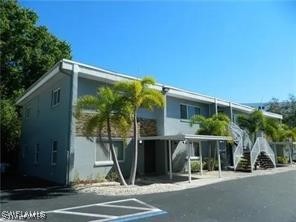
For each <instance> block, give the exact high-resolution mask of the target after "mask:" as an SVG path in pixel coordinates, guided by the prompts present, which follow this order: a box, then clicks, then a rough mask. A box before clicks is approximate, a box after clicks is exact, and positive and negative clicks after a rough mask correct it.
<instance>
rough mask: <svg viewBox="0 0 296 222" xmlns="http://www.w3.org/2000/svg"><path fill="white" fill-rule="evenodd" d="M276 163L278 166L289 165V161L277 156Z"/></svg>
mask: <svg viewBox="0 0 296 222" xmlns="http://www.w3.org/2000/svg"><path fill="white" fill-rule="evenodd" d="M277 161H278V163H280V164H288V163H289V159H288V158H287V157H285V156H278V157H277Z"/></svg>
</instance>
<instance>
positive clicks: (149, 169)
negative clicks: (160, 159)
mask: <svg viewBox="0 0 296 222" xmlns="http://www.w3.org/2000/svg"><path fill="white" fill-rule="evenodd" d="M144 171H145V174H153V173H155V172H156V168H155V141H153V140H147V141H145V142H144Z"/></svg>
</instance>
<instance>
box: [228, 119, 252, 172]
mask: <svg viewBox="0 0 296 222" xmlns="http://www.w3.org/2000/svg"><path fill="white" fill-rule="evenodd" d="M229 127H230V130H231V133H232V137H233V140H234V141H235V142H236V143H237V146H236V147H235V151H234V152H233V166H234V169H236V168H237V166H238V163H239V162H240V160H241V158H242V157H243V154H244V149H246V148H248V149H251V148H252V142H251V140H250V138H249V135H248V133H247V132H246V131H245V130H242V129H241V128H240V127H239V126H238V125H236V124H235V123H230V125H229Z"/></svg>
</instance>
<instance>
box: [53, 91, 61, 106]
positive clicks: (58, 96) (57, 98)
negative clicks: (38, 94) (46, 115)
mask: <svg viewBox="0 0 296 222" xmlns="http://www.w3.org/2000/svg"><path fill="white" fill-rule="evenodd" d="M60 100H61V89H60V88H58V89H55V90H53V91H52V94H51V106H56V105H58V104H59V103H60Z"/></svg>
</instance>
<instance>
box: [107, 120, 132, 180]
mask: <svg viewBox="0 0 296 222" xmlns="http://www.w3.org/2000/svg"><path fill="white" fill-rule="evenodd" d="M107 131H108V141H109V148H110V150H111V156H112V160H113V163H114V167H115V171H116V172H117V174H118V176H119V180H120V184H121V185H124V186H127V184H126V182H125V179H124V177H123V175H122V172H121V169H120V166H119V163H118V160H117V156H116V153H115V150H114V146H113V142H112V136H111V127H110V119H107Z"/></svg>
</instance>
